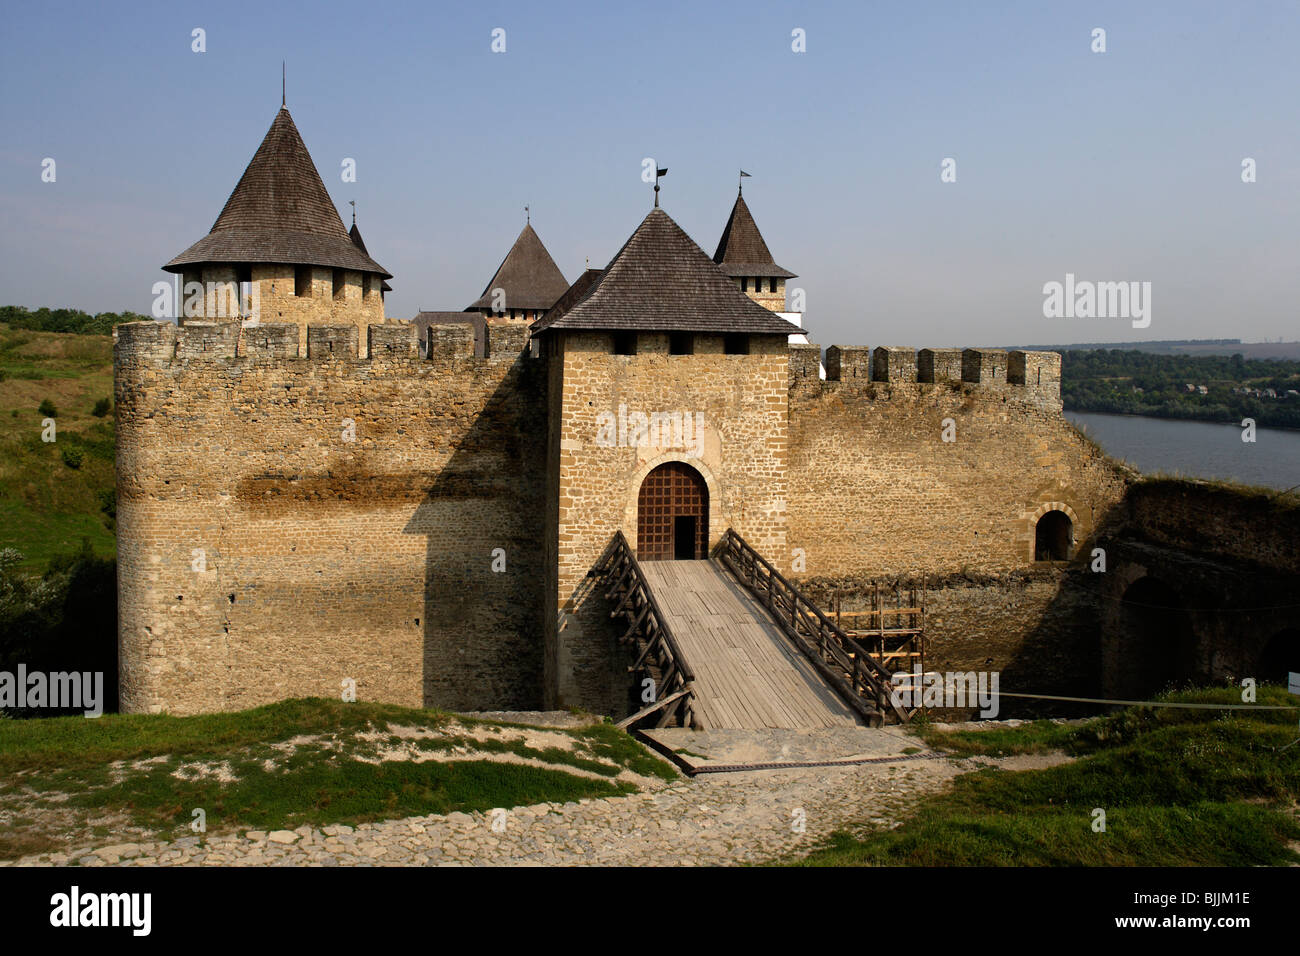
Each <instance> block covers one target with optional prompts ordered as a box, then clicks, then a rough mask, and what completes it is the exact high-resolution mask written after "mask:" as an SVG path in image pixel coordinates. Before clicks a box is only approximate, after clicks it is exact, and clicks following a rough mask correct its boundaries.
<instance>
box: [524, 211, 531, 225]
mask: <svg viewBox="0 0 1300 956" xmlns="http://www.w3.org/2000/svg"><path fill="white" fill-rule="evenodd" d="M532 224H533V216H532V213H530V212H529V211H528V207H527V206H524V225H525V226H531V225H532Z"/></svg>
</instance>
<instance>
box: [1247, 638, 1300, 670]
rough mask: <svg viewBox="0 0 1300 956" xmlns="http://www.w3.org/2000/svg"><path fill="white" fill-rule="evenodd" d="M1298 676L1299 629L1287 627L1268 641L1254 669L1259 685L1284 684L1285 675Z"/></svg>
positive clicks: (1299, 664)
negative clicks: (1292, 674)
mask: <svg viewBox="0 0 1300 956" xmlns="http://www.w3.org/2000/svg"><path fill="white" fill-rule="evenodd" d="M1290 673H1295V674H1300V628H1295V627H1288V628H1285V629H1283V630H1281V631H1278V632H1277V633H1276V634H1274V635H1273V636H1272V637H1270V638H1269V639H1268V643H1267V644H1265V645H1264V650H1263V651H1261V652H1260V655H1259V663H1258V664H1257V665H1256V667H1255V678H1256V679H1257V680H1259V681H1260V682H1261V683H1268V684H1285V683H1286V682H1287V674H1290Z"/></svg>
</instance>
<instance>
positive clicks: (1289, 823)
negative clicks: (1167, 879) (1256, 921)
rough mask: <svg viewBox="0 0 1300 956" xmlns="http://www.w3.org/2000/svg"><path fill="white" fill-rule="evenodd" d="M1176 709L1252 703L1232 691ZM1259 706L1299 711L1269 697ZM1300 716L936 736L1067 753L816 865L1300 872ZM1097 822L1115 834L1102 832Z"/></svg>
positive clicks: (994, 751) (842, 848)
mask: <svg viewBox="0 0 1300 956" xmlns="http://www.w3.org/2000/svg"><path fill="white" fill-rule="evenodd" d="M1162 700H1167V701H1170V702H1182V703H1192V702H1203V703H1218V704H1240V703H1241V697H1240V692H1239V691H1237V690H1234V689H1232V688H1223V689H1217V690H1205V691H1187V692H1178V693H1172V694H1168V695H1166V696H1165V697H1163V698H1162ZM1258 703H1260V704H1268V705H1275V706H1291V707H1294V706H1296V705H1297V704H1300V701H1297V699H1296V698H1295V697H1294V696H1292V695H1289V694H1287V693H1286V692H1285V690H1283V689H1281V688H1276V687H1264V688H1262V689H1261V690H1260V694H1259V701H1258ZM1298 715H1300V711H1296V710H1280V711H1251V712H1245V711H1214V710H1177V709H1166V708H1152V707H1135V708H1131V709H1128V710H1125V711H1123V712H1120V713H1117V714H1115V715H1112V716H1109V717H1102V718H1097V719H1096V720H1092V721H1089V722H1088V723H1086V724H1083V725H1081V726H1077V727H1063V726H1061V725H1056V724H1051V723H1049V722H1045V721H1044V722H1039V723H1035V724H1031V725H1027V726H1025V727H1020V728H1014V729H1007V730H993V731H972V732H956V733H939V732H934V731H930V732H927V733H926V741H927V743H929V744H930V745H931V746H933V747H935V748H937V749H944V750H948V751H949V752H951V753H954V754H956V755H961V756H975V755H988V756H1006V755H1013V754H1024V753H1042V752H1045V751H1048V750H1064V751H1065V752H1066V753H1068V754H1071V755H1073V756H1074V757H1076V758H1077V759H1075V760H1074V761H1072V762H1070V763H1065V764H1060V765H1057V766H1053V767H1048V768H1045V769H1039V770H1019V771H1010V770H1002V769H996V768H988V769H984V770H980V771H978V772H975V773H972V774H968V775H965V776H962V777H959V778H957V780H956V781H955V785H954V787H953V789H952V790H950V791H947V792H945V793H942V794H938V795H935V796H933V797H930V798H928V799H926V800H925V801H924V802H923V803H922V804H921V806H920V807H919V809H918V811H917V813H916V814H915V815H914V816H913V817H911V818H910V819H908V820H907V821H905V822H904V823H903V824H902V825H901V826H899V827H897V828H896V829H893V830H885V831H872V832H865V833H859V834H857V835H851V834H849V833H847V832H841V833H837V834H836V835H835V836H834V837H833V838H832V840H831V841H830V844H829V845H828V846H826V847H825V848H823V849H821V850H819V851H817V852H815V853H813V854H812V855H811V856H809V857H808V858H807V859H806V860H804V861H802V862H803V863H805V864H807V865H813V866H898V865H914V866H1189V865H1197V866H1256V865H1266V866H1267V865H1279V864H1286V863H1291V862H1295V861H1297V860H1300V854H1297V853H1296V852H1295V850H1294V849H1293V848H1291V847H1289V846H1288V844H1289V843H1294V841H1296V840H1300V823H1298V822H1297V816H1296V803H1297V799H1298V798H1300V744H1296V745H1295V746H1291V747H1288V745H1289V744H1292V742H1293V741H1295V740H1296V739H1297V737H1300V730H1298V729H1297V717H1298ZM1097 809H1100V810H1103V811H1104V812H1105V830H1104V832H1098V831H1096V830H1094V820H1096V819H1097V817H1096V815H1095V811H1096V810H1097Z"/></svg>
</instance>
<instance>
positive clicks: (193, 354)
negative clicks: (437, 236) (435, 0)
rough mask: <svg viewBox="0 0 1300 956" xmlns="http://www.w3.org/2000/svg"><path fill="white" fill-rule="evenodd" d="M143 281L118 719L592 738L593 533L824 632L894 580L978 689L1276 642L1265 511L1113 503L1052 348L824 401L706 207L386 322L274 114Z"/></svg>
mask: <svg viewBox="0 0 1300 956" xmlns="http://www.w3.org/2000/svg"><path fill="white" fill-rule="evenodd" d="M372 238H373V237H372ZM164 268H165V269H167V270H168V271H171V272H174V273H177V274H179V275H180V276H181V277H182V279H183V282H184V287H185V288H186V289H190V288H194V289H196V290H198V292H197V293H196V294H195V295H194V296H193V297H190V295H189V293H188V292H187V293H186V296H187V297H189V298H190V303H189V306H188V307H187V309H186V314H185V315H183V316H182V317H181V318H180V319H179V323H178V324H171V323H168V322H156V323H134V324H128V325H123V326H119V327H118V329H117V331H116V344H115V362H114V364H115V398H116V409H117V412H116V413H117V429H118V432H117V434H118V459H117V487H118V510H117V514H118V561H119V564H118V567H119V658H120V692H121V702H122V709H123V710H125V711H128V712H163V711H165V712H170V713H174V714H184V713H193V712H199V711H215V710H234V709H241V708H245V707H250V706H254V705H257V704H262V703H266V702H269V701H273V700H278V699H282V698H287V697H300V696H326V697H335V696H337V695H338V694H339V693H340V687H341V686H342V685H343V683H344V682H347V681H354V682H355V687H356V693H357V696H358V698H359V699H365V700H377V701H384V702H391V703H397V704H403V705H408V706H436V707H442V708H448V709H455V710H530V709H538V708H542V707H546V708H554V707H568V706H577V707H582V708H586V709H588V710H592V711H595V712H599V713H607V714H611V715H615V716H622V715H624V714H627V713H630V712H631V710H632V709H634V698H633V697H632V696H631V694H630V686H629V685H630V678H629V674H628V670H629V669H628V667H627V665H628V663H629V661H628V660H627V656H626V652H625V651H624V650H623V649H621V648H619V647H618V646H617V644H616V641H615V637H616V636H617V635H616V633H615V630H616V629H615V625H614V624H613V622H611V620H610V608H609V606H608V602H607V601H606V600H605V599H604V595H603V594H602V593H601V592H600V589H599V588H598V587H594V586H593V581H592V578H591V577H590V575H589V572H590V571H591V570H592V568H593V566H594V565H595V564H596V562H597V561H598V560H599V559H600V557H601V555H602V553H603V552H604V551H605V549H606V547H607V546H608V545H609V544H610V541H611V538H612V536H613V535H614V533H615V532H616V531H622V532H623V534H624V535H625V536H626V538H627V540H628V541H629V542H630V543H632V544H633V545H634V546H635V547H636V550H637V553H638V557H639V558H640V559H641V560H642V561H648V560H654V559H673V558H676V559H700V558H704V557H706V556H707V555H708V553H709V551H710V549H711V548H713V547H714V546H715V545H716V544H717V543H718V541H719V540H720V539H721V537H722V535H723V534H724V532H725V531H726V530H727V529H728V528H732V529H735V530H736V531H737V532H738V533H739V534H740V535H741V536H743V537H744V538H745V539H746V540H747V541H748V542H749V543H750V544H751V545H753V547H754V548H755V549H757V551H758V552H760V553H761V554H762V555H763V556H764V557H765V558H766V559H767V560H768V561H770V562H771V563H772V564H773V565H774V566H775V567H776V568H777V569H779V570H780V571H781V572H782V573H783V574H785V575H786V576H787V577H789V578H790V579H791V580H792V581H794V582H796V583H797V584H798V585H799V586H800V587H801V588H802V589H804V590H805V591H806V593H808V594H810V595H812V596H814V597H815V598H817V599H819V600H822V601H823V602H825V603H827V604H829V602H830V601H832V600H834V599H835V596H839V598H841V599H847V601H848V602H850V603H851V602H852V601H853V600H855V597H856V598H857V599H862V598H863V597H864V596H865V595H866V594H867V593H868V592H869V591H870V590H871V589H872V588H873V587H875V586H876V585H878V584H882V583H883V585H884V586H886V587H894V586H898V585H912V584H916V583H917V582H921V581H924V582H925V583H926V585H927V587H928V591H927V601H928V610H927V623H926V640H927V662H928V663H929V664H931V665H933V666H935V667H939V668H943V669H956V670H972V669H974V670H998V671H1000V672H1001V673H1002V687H1003V690H1004V691H1005V690H1021V691H1025V692H1031V693H1040V694H1061V693H1065V694H1070V693H1074V694H1080V693H1082V694H1092V695H1095V694H1097V693H1098V692H1100V691H1103V690H1104V691H1107V692H1109V693H1112V694H1121V693H1149V692H1151V691H1152V690H1154V689H1157V688H1158V686H1159V684H1160V682H1161V681H1163V680H1165V679H1168V678H1171V677H1180V676H1185V677H1199V678H1203V679H1207V678H1219V677H1224V676H1232V675H1236V674H1243V673H1251V672H1252V671H1251V668H1254V667H1256V665H1258V664H1259V663H1260V661H1262V660H1265V659H1268V660H1274V659H1279V660H1280V658H1278V654H1279V653H1290V651H1288V650H1286V649H1287V648H1293V647H1294V646H1295V644H1296V635H1294V634H1292V632H1291V631H1290V630H1289V628H1291V627H1293V626H1294V625H1293V624H1291V623H1290V618H1293V617H1294V615H1290V617H1289V616H1288V614H1289V612H1287V611H1286V610H1285V608H1281V607H1274V606H1273V605H1275V604H1277V603H1278V602H1276V601H1272V600H1270V599H1269V598H1268V595H1269V594H1275V593H1277V591H1276V589H1277V588H1280V587H1285V586H1293V585H1294V581H1295V577H1296V574H1297V573H1298V572H1300V554H1297V548H1298V547H1300V545H1297V541H1300V534H1295V533H1294V532H1295V531H1296V523H1295V521H1294V516H1291V517H1289V518H1287V519H1286V520H1273V519H1272V518H1271V517H1264V516H1262V515H1261V514H1259V513H1256V512H1255V511H1252V510H1251V509H1252V508H1253V507H1254V505H1251V504H1250V503H1248V502H1246V503H1243V502H1241V501H1238V500H1237V499H1236V498H1232V497H1223V496H1219V497H1216V495H1217V494H1218V493H1217V492H1215V491H1214V490H1213V489H1197V488H1194V487H1191V486H1186V487H1177V488H1172V489H1169V490H1161V489H1160V487H1158V486H1153V485H1148V484H1144V483H1140V482H1137V481H1136V480H1135V475H1134V474H1133V473H1132V472H1131V471H1130V470H1129V469H1127V468H1125V467H1123V466H1121V465H1119V464H1117V463H1115V462H1113V461H1111V460H1110V459H1108V458H1107V457H1105V456H1104V455H1103V454H1102V453H1101V452H1100V451H1099V450H1098V449H1097V448H1096V446H1095V445H1093V444H1092V443H1091V442H1090V441H1088V440H1087V439H1086V438H1085V437H1083V436H1082V435H1081V434H1080V433H1079V432H1078V431H1077V430H1076V429H1075V428H1074V427H1073V426H1072V425H1071V424H1070V423H1069V422H1067V421H1066V419H1065V418H1064V416H1063V415H1062V412H1061V401H1060V356H1059V355H1058V354H1057V353H1053V352H1026V351H1010V352H1007V351H1001V350H997V349H983V348H967V349H957V348H923V349H920V350H919V351H917V350H914V349H913V348H901V347H891V346H878V347H876V348H874V349H869V348H867V347H866V346H846V345H833V346H830V347H829V348H828V349H827V350H826V353H825V366H824V377H823V372H822V369H821V361H822V353H821V349H820V347H819V346H817V345H812V344H807V339H806V338H804V334H805V330H804V329H803V328H801V323H800V322H799V319H800V316H799V315H797V314H795V313H788V312H785V311H783V310H784V309H785V305H786V282H787V280H789V279H791V278H793V277H794V274H793V273H791V272H789V271H788V270H786V269H784V268H782V267H781V266H778V265H777V264H776V262H775V259H774V257H773V256H772V254H771V252H770V251H769V249H768V246H767V244H766V243H765V241H764V239H763V237H762V235H761V233H760V231H759V229H758V226H757V224H756V223H755V221H754V218H753V216H752V215H751V213H750V210H749V207H748V205H747V204H746V202H745V200H744V197H743V195H738V196H737V198H736V200H735V204H734V207H733V209H732V212H731V216H730V218H729V219H728V221H727V223H726V224H725V227H724V229H723V232H722V236H721V241H720V243H719V245H718V248H717V252H716V254H715V255H714V256H712V257H710V256H708V255H707V254H706V253H705V252H704V251H703V250H701V249H700V247H699V246H698V245H696V243H695V242H694V241H693V240H692V239H691V238H690V237H689V236H687V235H686V234H685V233H684V232H683V231H682V229H681V228H680V227H678V225H677V224H676V223H675V222H674V221H673V220H672V218H671V217H670V216H669V215H668V214H667V213H666V212H665V211H663V210H662V209H660V208H658V207H657V201H656V208H654V209H652V210H651V211H650V213H649V214H648V215H647V216H646V217H645V218H644V220H642V221H641V223H640V224H639V225H637V226H636V228H635V229H634V230H633V231H632V233H631V235H630V236H629V237H628V239H627V241H626V243H625V244H624V245H623V246H622V248H621V249H620V250H619V252H618V253H617V254H616V255H615V256H614V258H613V259H612V260H611V261H610V262H609V264H608V265H607V266H606V267H605V268H603V269H588V270H587V271H585V272H584V273H583V274H582V275H580V276H579V277H578V278H577V280H576V281H574V282H573V283H569V282H568V281H567V280H565V278H564V277H563V275H562V274H561V272H560V270H559V269H558V268H557V267H556V265H555V263H554V261H553V260H552V259H551V257H550V255H549V254H548V253H547V251H546V249H545V247H544V246H543V244H542V242H541V240H540V238H539V237H538V235H537V233H536V232H535V231H534V230H533V228H532V226H531V224H529V225H527V226H526V227H525V228H524V230H523V232H522V233H521V234H520V235H519V237H518V239H517V240H516V241H515V243H514V245H513V247H512V248H511V249H510V251H509V252H508V254H507V255H506V257H505V259H504V260H503V261H502V263H501V265H500V267H499V269H498V270H497V272H496V274H495V275H494V276H493V277H492V279H491V280H490V281H489V282H488V284H487V285H486V287H485V289H484V293H483V296H482V297H481V298H480V299H478V300H477V301H475V302H474V303H472V304H471V305H470V306H469V307H468V308H467V309H465V310H462V311H457V312H426V313H420V314H419V315H418V316H416V317H415V318H414V319H412V320H399V319H391V318H387V317H386V316H385V312H384V293H385V292H386V291H387V290H388V288H389V287H388V283H387V280H389V279H390V278H392V276H390V274H389V273H388V272H387V271H386V270H385V269H384V268H383V267H382V266H380V265H379V264H378V262H376V261H375V260H374V259H372V258H371V257H370V254H369V253H368V252H367V249H366V246H365V243H364V242H363V241H362V239H361V235H360V232H359V230H358V229H357V227H356V224H355V220H354V222H353V226H352V230H351V232H349V231H347V229H345V227H344V224H343V221H342V219H341V217H340V216H339V214H338V212H337V209H336V207H335V205H334V203H333V201H332V200H331V199H330V197H329V194H328V192H327V191H326V189H325V186H324V184H323V182H322V181H321V178H320V176H319V174H318V172H317V170H316V167H315V165H314V163H313V162H312V160H311V157H310V155H309V154H308V152H307V149H306V147H305V145H304V143H303V140H302V138H301V137H300V135H299V133H298V131H297V129H296V127H295V125H294V123H293V120H292V118H291V117H290V115H289V111H288V110H287V109H284V108H281V109H280V111H279V113H278V114H277V116H276V118H275V120H274V122H273V123H272V125H271V128H270V131H269V132H268V133H267V134H266V137H265V139H264V140H263V142H262V144H261V146H260V147H259V148H258V150H257V152H256V153H255V155H254V156H253V159H252V161H251V162H250V163H249V165H248V167H247V170H246V171H245V173H244V175H243V177H242V178H241V179H240V181H239V183H238V185H237V186H236V187H235V190H234V192H233V193H232V194H231V196H230V198H229V199H228V201H227V203H226V205H225V208H224V209H223V210H222V212H221V214H220V216H219V217H218V219H217V220H216V223H215V224H214V225H213V227H212V229H211V231H210V232H209V234H208V235H207V236H205V237H204V238H202V239H200V240H199V241H198V242H197V243H195V244H194V245H193V246H191V247H190V248H189V249H187V250H186V251H185V252H183V253H181V254H180V255H178V256H177V257H176V258H175V259H173V260H172V261H171V262H169V263H167V265H166V266H164ZM485 272H486V270H485ZM195 283H197V285H194V284H195ZM223 300H224V302H227V303H228V302H237V303H238V304H239V306H240V309H241V310H242V312H244V313H248V312H251V311H253V310H251V309H249V304H250V303H255V304H256V309H255V312H256V314H255V315H254V316H252V317H250V318H241V315H240V313H236V314H235V315H233V316H231V315H230V313H229V312H228V311H226V310H224V309H223V308H222V305H223ZM1243 522H1245V523H1249V524H1250V525H1251V527H1252V528H1253V529H1255V530H1258V532H1259V535H1258V536H1257V537H1253V538H1252V537H1250V536H1243V535H1242V534H1241V533H1240V531H1241V527H1242V523H1243ZM1252 533H1253V532H1252ZM1097 548H1101V549H1102V550H1103V551H1104V552H1105V553H1106V556H1107V561H1108V564H1107V567H1106V569H1105V571H1104V573H1098V572H1097V571H1096V570H1095V567H1094V565H1095V557H1094V556H1095V553H1096V552H1095V549H1097ZM1134 589H1137V594H1138V598H1137V599H1134V598H1133V597H1132V595H1133V593H1134ZM1209 594H1214V595H1221V597H1220V598H1218V600H1220V601H1221V606H1220V607H1218V608H1217V609H1216V610H1215V612H1214V613H1209V614H1206V613H1202V610H1203V607H1202V606H1203V605H1205V604H1206V602H1207V600H1208V599H1207V595H1209ZM1233 608H1237V609H1238V611H1237V612H1234V613H1233V614H1231V615H1228V614H1225V613H1222V612H1225V611H1226V610H1232V609H1233ZM1152 609H1155V611H1154V612H1153V610H1152ZM1279 648H1282V649H1283V650H1282V651H1279ZM1270 655H1272V657H1270ZM1297 669H1300V665H1297ZM1003 710H1004V713H1005V712H1008V711H1009V710H1010V707H1009V706H1004V708H1003Z"/></svg>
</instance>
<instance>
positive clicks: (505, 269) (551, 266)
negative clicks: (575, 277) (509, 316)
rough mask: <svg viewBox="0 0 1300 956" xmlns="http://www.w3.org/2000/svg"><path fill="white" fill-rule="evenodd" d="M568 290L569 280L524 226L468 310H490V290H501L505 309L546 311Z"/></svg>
mask: <svg viewBox="0 0 1300 956" xmlns="http://www.w3.org/2000/svg"><path fill="white" fill-rule="evenodd" d="M568 288H569V280H567V279H566V278H564V273H562V272H561V271H560V267H559V266H557V265H556V264H555V260H554V259H552V258H551V254H550V253H549V252H547V251H546V247H545V246H544V245H542V240H541V239H539V238H537V233H536V232H534V231H533V227H532V225H531V224H530V225H526V226H524V230H523V232H521V233H519V237H518V238H517V239H515V244H514V245H513V246H511V247H510V251H509V252H507V253H506V257H505V259H503V260H502V261H501V265H500V266H498V267H497V271H496V274H495V275H493V276H492V281H491V282H489V283H488V284H487V288H485V289H484V290H483V295H482V296H481V297H479V299H478V300H477V301H476V302H473V303H471V304H470V305H469V306H468V308H469V309H491V308H492V307H493V306H494V305H495V304H496V303H494V302H493V301H492V290H493V289H505V304H504V307H505V308H507V309H549V308H550V307H551V306H553V305H554V304H555V300H556V299H558V298H559V297H560V296H562V295H564V292H565V290H566V289H568Z"/></svg>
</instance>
